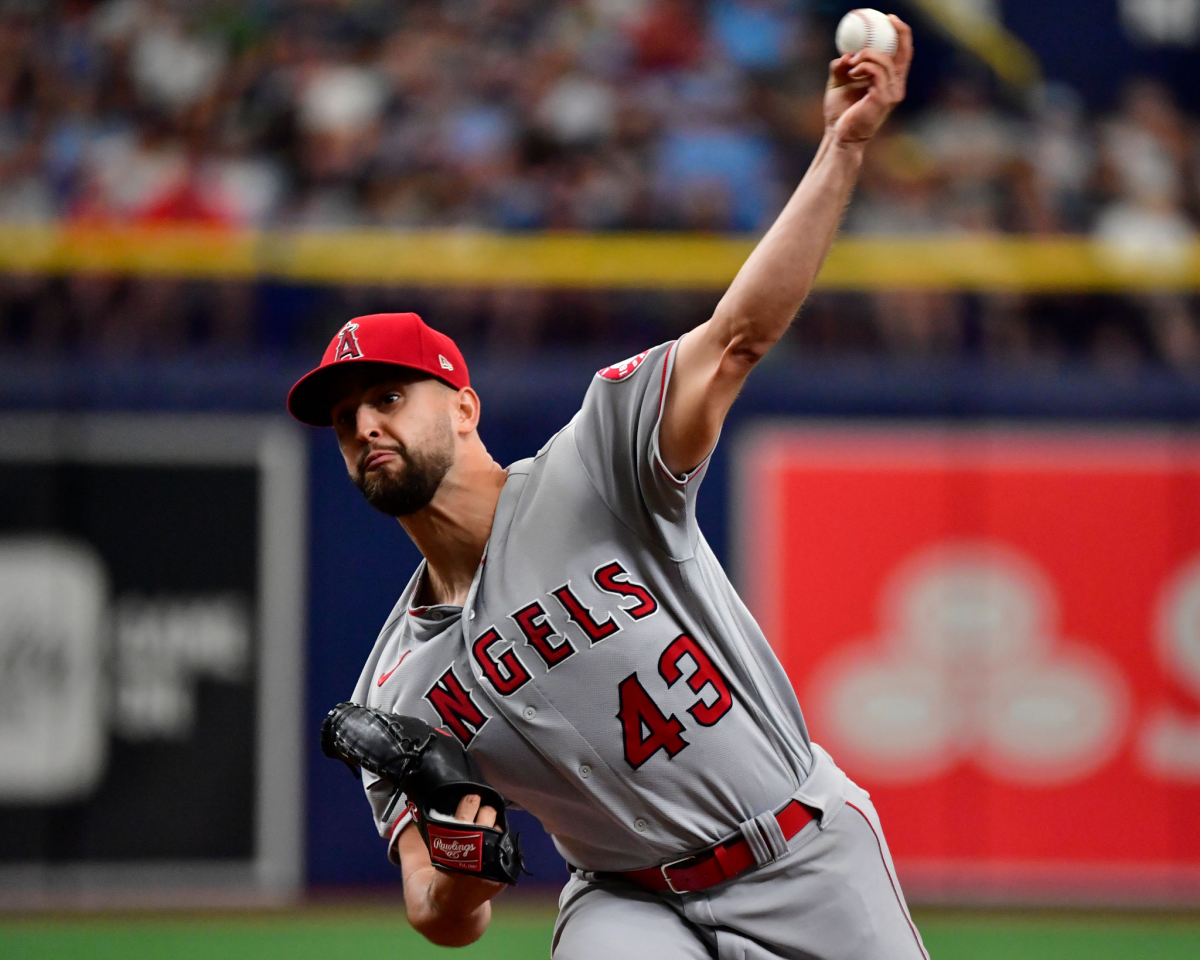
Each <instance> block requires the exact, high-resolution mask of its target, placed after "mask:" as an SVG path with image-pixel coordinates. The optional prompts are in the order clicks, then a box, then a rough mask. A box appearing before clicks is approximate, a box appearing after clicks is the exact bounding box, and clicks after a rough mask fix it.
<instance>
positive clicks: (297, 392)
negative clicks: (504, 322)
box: [287, 313, 471, 427]
mask: <svg viewBox="0 0 1200 960" xmlns="http://www.w3.org/2000/svg"><path fill="white" fill-rule="evenodd" d="M351 364H387V365H390V366H393V367H404V368H405V369H408V370H420V371H421V372H422V373H427V374H429V375H430V376H431V377H436V378H437V379H439V380H441V381H442V382H443V383H445V384H448V385H450V386H451V387H454V389H455V390H461V389H462V388H463V387H469V386H470V385H471V380H470V377H469V376H468V375H467V362H466V361H465V360H464V359H463V355H462V354H461V353H460V352H459V349H458V347H457V346H455V344H454V341H453V340H451V339H450V338H449V337H448V336H446V335H445V334H444V333H438V331H436V330H434V329H433V328H432V327H430V326H428V325H427V324H426V323H425V321H424V320H422V319H421V318H420V317H418V316H417V315H416V314H415V313H373V314H370V315H369V316H366V317H355V318H354V319H353V320H351V321H350V322H349V323H347V324H346V325H345V326H344V327H342V329H341V330H339V331H338V333H337V336H335V337H334V338H333V339H332V340H331V341H330V342H329V346H328V347H326V348H325V355H324V356H323V357H321V363H320V365H319V366H318V367H317V368H316V369H315V370H312V371H310V372H309V373H307V374H305V375H304V376H303V377H301V378H300V379H299V380H297V381H296V385H295V386H293V387H292V389H291V392H290V393H288V400H287V407H288V413H290V414H291V415H292V416H293V417H295V418H296V419H297V420H299V421H300V422H301V423H307V424H311V425H312V426H314V427H328V426H331V425H332V423H333V420H332V418H331V417H330V411H331V409H332V407H333V401H334V395H333V391H334V388H335V387H336V386H337V384H338V382H339V380H340V379H341V377H342V374H343V372H344V370H345V368H346V367H347V366H349V365H351Z"/></svg>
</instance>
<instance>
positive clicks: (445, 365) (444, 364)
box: [438, 353, 454, 370]
mask: <svg viewBox="0 0 1200 960" xmlns="http://www.w3.org/2000/svg"><path fill="white" fill-rule="evenodd" d="M438 363H440V364H441V365H442V369H443V370H453V369H454V364H452V363H451V362H450V361H449V360H447V359H446V358H445V357H443V356H442V355H441V354H440V353H439V354H438Z"/></svg>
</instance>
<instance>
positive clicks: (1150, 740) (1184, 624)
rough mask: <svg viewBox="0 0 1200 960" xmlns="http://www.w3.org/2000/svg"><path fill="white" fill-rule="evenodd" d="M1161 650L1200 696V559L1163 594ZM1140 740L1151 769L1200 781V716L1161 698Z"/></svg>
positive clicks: (1171, 669) (1177, 676) (1172, 672)
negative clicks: (1162, 700)
mask: <svg viewBox="0 0 1200 960" xmlns="http://www.w3.org/2000/svg"><path fill="white" fill-rule="evenodd" d="M1158 654H1159V660H1160V661H1161V662H1162V665H1163V667H1164V668H1165V669H1166V672H1167V674H1168V675H1169V676H1170V677H1171V678H1172V679H1173V680H1175V681H1176V682H1177V683H1178V684H1179V685H1180V686H1182V687H1183V688H1184V689H1186V690H1189V691H1191V693H1192V694H1193V696H1195V697H1197V698H1200V559H1197V560H1194V561H1192V562H1191V563H1190V564H1188V565H1187V566H1186V567H1184V569H1183V570H1182V572H1180V573H1179V574H1178V575H1177V576H1176V577H1174V578H1173V580H1172V581H1171V582H1170V583H1168V584H1167V587H1166V589H1165V590H1164V591H1163V595H1162V598H1161V599H1160V600H1159V607H1158ZM1138 746H1139V748H1140V749H1139V753H1140V759H1141V761H1142V765H1143V766H1145V767H1146V769H1148V770H1149V771H1150V772H1151V773H1154V774H1156V775H1157V776H1159V777H1163V778H1166V779H1170V780H1184V781H1191V782H1200V717H1196V716H1194V715H1188V714H1187V713H1185V712H1184V711H1183V710H1180V709H1179V708H1178V707H1176V706H1175V705H1174V704H1171V703H1167V702H1162V703H1159V704H1158V705H1157V706H1155V707H1154V708H1153V709H1152V710H1151V713H1150V716H1149V718H1148V719H1147V721H1146V726H1145V728H1144V729H1143V730H1142V734H1141V739H1140V742H1139V744H1138Z"/></svg>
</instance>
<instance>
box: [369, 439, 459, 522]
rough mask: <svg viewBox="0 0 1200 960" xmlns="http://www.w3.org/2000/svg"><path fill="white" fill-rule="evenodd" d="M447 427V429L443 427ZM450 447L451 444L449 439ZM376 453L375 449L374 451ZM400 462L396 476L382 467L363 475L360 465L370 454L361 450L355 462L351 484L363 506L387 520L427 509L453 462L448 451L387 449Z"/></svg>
mask: <svg viewBox="0 0 1200 960" xmlns="http://www.w3.org/2000/svg"><path fill="white" fill-rule="evenodd" d="M447 426H448V425H447ZM451 443H453V440H452V439H451ZM376 449H378V448H376ZM386 449H388V450H391V451H392V452H393V453H395V454H396V455H397V456H398V457H400V459H401V460H402V461H403V462H404V469H403V470H402V471H400V473H399V475H396V474H394V473H392V471H391V470H389V469H387V467H386V465H385V466H384V467H382V468H380V469H377V470H374V471H372V472H370V473H367V471H366V470H364V469H363V463H364V461H365V460H366V459H367V457H368V456H369V455H370V454H371V453H374V452H375V451H374V450H370V449H368V450H364V451H363V454H362V456H360V457H359V458H358V469H357V471H356V472H355V475H354V484H355V486H357V487H358V489H359V490H361V491H362V495H363V496H364V497H366V498H367V503H369V504H370V505H371V506H373V507H374V508H375V509H376V510H378V511H379V512H380V513H385V514H387V515H388V516H389V517H407V516H408V515H409V514H413V513H416V512H417V511H418V510H421V509H423V508H424V507H427V506H428V505H429V502H430V501H431V500H432V499H433V496H434V494H436V493H437V491H438V487H440V486H441V484H442V480H443V479H444V478H445V476H446V473H447V472H448V471H449V470H450V466H451V464H452V462H453V457H452V455H451V449H452V447H451V446H450V445H446V446H444V447H442V448H436V447H435V448H434V449H430V450H417V451H414V450H409V449H408V448H407V447H404V446H395V447H387V448H386Z"/></svg>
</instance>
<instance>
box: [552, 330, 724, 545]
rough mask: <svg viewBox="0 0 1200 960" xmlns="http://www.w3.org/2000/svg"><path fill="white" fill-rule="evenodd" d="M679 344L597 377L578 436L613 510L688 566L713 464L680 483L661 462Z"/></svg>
mask: <svg viewBox="0 0 1200 960" xmlns="http://www.w3.org/2000/svg"><path fill="white" fill-rule="evenodd" d="M676 344H677V341H672V342H670V343H664V344H661V345H659V346H657V347H654V348H653V349H651V350H647V351H646V352H645V353H642V354H639V355H638V356H636V357H631V358H630V359H629V360H626V361H624V362H622V363H619V364H615V365H613V366H611V367H605V368H604V369H603V370H601V371H600V372H599V373H597V374H596V376H595V377H594V378H593V379H592V383H591V386H590V387H589V388H588V392H587V394H586V395H585V396H584V398H583V406H582V407H581V408H580V410H579V413H578V414H577V415H576V417H575V421H574V429H573V433H574V439H575V445H576V448H577V449H578V451H579V457H580V459H581V460H582V461H583V467H584V470H585V471H586V473H587V475H588V478H589V479H590V480H591V482H592V484H593V486H595V488H596V489H597V490H598V491H599V493H600V496H601V497H602V498H603V499H604V501H605V503H606V504H607V505H608V507H609V509H611V510H612V511H613V512H614V513H616V514H617V515H618V516H620V517H621V518H622V519H624V520H625V522H626V523H629V524H630V525H631V526H634V527H635V528H636V529H637V532H638V533H639V534H641V535H642V536H645V537H648V538H652V539H653V540H656V541H657V542H658V543H659V544H660V545H662V546H663V547H665V549H666V550H667V552H668V553H669V554H670V555H671V556H672V558H674V559H677V560H685V559H687V558H688V557H690V556H691V555H692V552H693V550H694V549H695V547H696V542H697V540H698V537H699V530H698V528H697V526H696V520H695V515H696V494H697V491H698V490H699V487H700V482H701V480H702V478H703V476H704V473H705V471H706V470H707V468H708V463H709V459H710V458H709V457H706V458H705V459H704V462H703V463H701V464H700V465H699V466H697V467H696V468H695V469H694V470H692V471H691V472H690V473H687V474H684V475H682V476H675V475H673V474H672V473H671V472H670V471H669V470H668V469H667V467H666V465H665V464H664V463H663V460H662V454H661V452H660V449H659V428H660V426H661V423H662V411H663V401H664V399H665V398H666V392H667V387H668V385H669V384H670V382H671V373H672V371H673V369H674V365H675V351H676ZM710 457H711V454H710Z"/></svg>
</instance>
